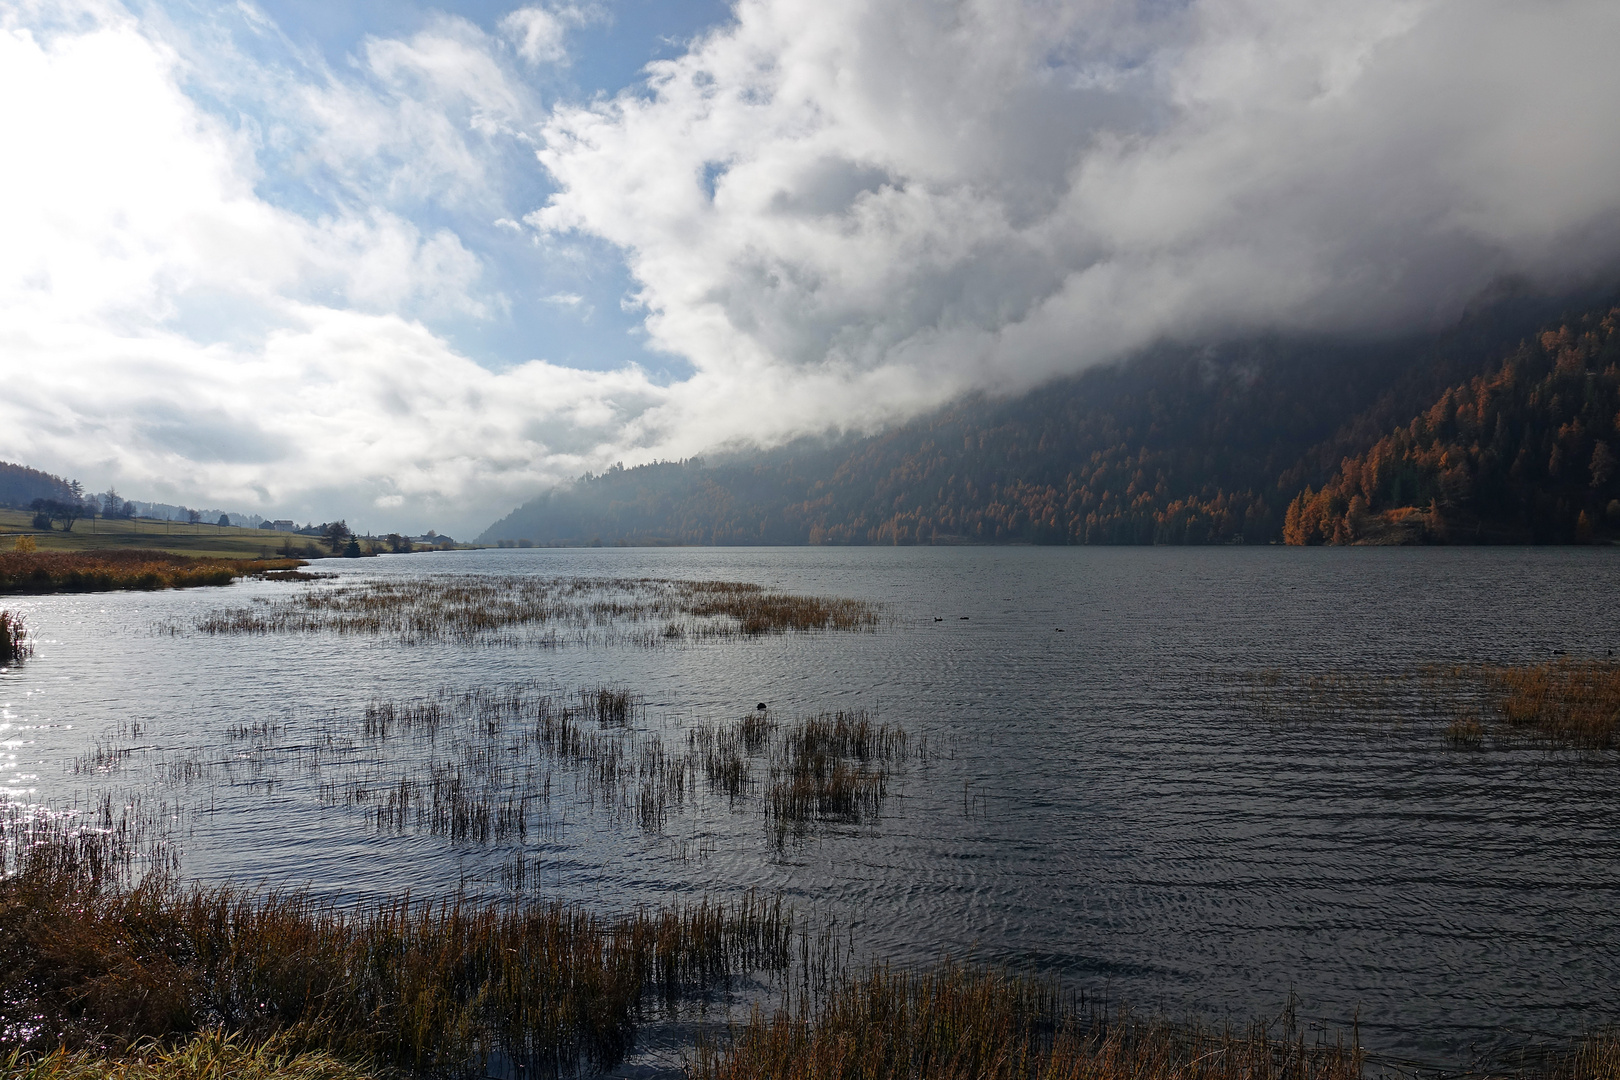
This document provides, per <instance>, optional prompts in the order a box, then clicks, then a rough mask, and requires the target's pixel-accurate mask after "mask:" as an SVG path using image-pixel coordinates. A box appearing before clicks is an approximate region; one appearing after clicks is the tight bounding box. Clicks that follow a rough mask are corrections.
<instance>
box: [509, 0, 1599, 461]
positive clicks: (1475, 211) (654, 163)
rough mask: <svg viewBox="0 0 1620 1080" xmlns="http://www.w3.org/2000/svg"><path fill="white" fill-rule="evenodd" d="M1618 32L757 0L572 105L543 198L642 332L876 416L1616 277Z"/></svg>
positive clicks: (1291, 8) (828, 405)
mask: <svg viewBox="0 0 1620 1080" xmlns="http://www.w3.org/2000/svg"><path fill="white" fill-rule="evenodd" d="M1155 13H1157V14H1155ZM1617 34H1620V8H1616V7H1615V6H1614V5H1613V4H1610V3H1606V2H1558V3H1552V4H1547V5H1537V6H1536V7H1535V8H1534V9H1526V8H1524V7H1523V6H1522V5H1518V4H1514V3H1507V2H1500V0H1468V2H1461V0H1369V2H1368V3H1364V4H1351V5H1343V4H1326V3H1309V4H1296V3H1273V2H1259V0H1195V2H1191V3H1187V4H1183V5H1176V6H1174V7H1165V8H1160V7H1157V6H1149V5H1137V4H1125V3H1109V2H1085V0H1076V2H1070V3H1065V4H1050V3H1044V2H1035V0H1029V2H1017V0H956V2H949V3H938V2H935V0H892V2H887V3H882V4H878V3H872V2H867V0H742V2H740V3H739V4H738V5H737V6H736V8H735V21H734V23H733V24H731V25H729V26H727V27H725V28H723V29H720V30H718V31H715V32H713V33H711V34H710V35H709V36H707V37H706V38H704V39H703V40H701V41H699V42H697V43H695V44H694V46H693V47H692V48H691V50H690V51H689V52H687V53H686V54H685V55H684V56H681V57H679V58H677V59H674V60H670V61H666V62H661V63H658V64H655V65H654V66H653V67H652V69H651V75H650V79H649V86H648V88H647V91H645V92H644V91H642V90H632V91H627V92H625V93H623V94H621V95H619V96H618V97H617V98H614V99H612V100H610V101H605V102H597V103H592V104H588V105H582V106H576V107H572V108H561V109H558V110H556V111H555V112H554V113H553V114H552V117H551V119H550V121H549V123H548V125H547V127H546V129H545V135H544V143H545V145H544V148H543V149H542V151H541V154H540V157H541V160H542V162H543V163H544V164H545V166H546V168H547V169H548V170H549V171H550V172H551V174H552V175H553V176H554V177H555V178H556V179H557V181H558V183H559V185H560V190H559V191H558V193H557V194H556V195H555V196H554V197H553V198H552V199H551V200H550V201H549V203H548V204H547V205H546V206H544V207H543V208H542V209H540V210H539V211H538V212H536V213H534V214H531V215H530V216H529V219H528V220H529V221H530V223H531V224H534V225H536V226H537V227H539V228H540V229H542V230H545V231H548V232H550V233H553V234H557V235H567V234H588V235H592V236H596V237H600V238H603V239H605V240H607V241H609V242H611V243H613V244H615V245H617V246H618V247H619V248H620V249H622V250H623V251H624V253H625V258H626V260H627V263H628V265H629V266H630V268H631V271H632V273H633V275H634V277H635V279H636V281H637V283H638V285H639V293H638V299H639V301H640V302H641V303H642V304H643V305H644V306H645V309H646V311H647V313H648V314H647V328H648V331H649V336H650V342H651V344H652V345H653V346H655V347H657V348H661V349H665V350H668V351H670V352H673V353H677V354H679V355H681V356H685V357H688V358H690V359H691V361H692V362H693V363H694V364H695V365H696V366H697V367H698V369H699V377H698V378H699V380H700V381H701V380H706V379H707V380H712V381H714V382H715V383H716V384H718V387H717V388H718V390H719V391H720V392H721V393H722V394H723V395H727V396H729V397H731V399H732V400H733V401H734V402H735V403H738V404H740V403H741V401H743V400H745V399H746V398H747V397H748V396H749V393H750V392H751V389H752V387H753V386H754V385H755V384H756V380H760V379H764V380H765V381H766V383H767V384H781V385H784V386H786V385H790V384H797V385H800V386H801V387H802V388H803V389H804V391H805V392H803V393H786V392H784V399H791V401H792V402H795V403H796V404H790V403H789V402H788V400H784V401H783V402H782V404H783V407H784V411H783V412H782V413H781V414H780V419H779V420H778V425H777V426H778V429H779V430H787V429H792V428H813V427H816V426H818V425H822V424H827V423H833V422H839V421H846V422H852V423H854V424H856V425H860V424H871V423H875V422H878V421H880V420H882V419H886V418H889V417H892V416H894V415H896V414H899V413H904V412H906V411H909V410H913V409H916V408H918V407H920V406H922V405H924V404H927V403H931V402H934V401H938V400H941V399H943V398H945V397H947V396H949V395H951V394H954V393H957V392H960V391H961V390H964V389H968V388H973V387H988V388H992V389H997V388H1008V389H1013V388H1020V387H1024V386H1029V385H1032V384H1033V383H1035V382H1037V381H1039V380H1041V379H1044V378H1046V377H1049V376H1050V375H1053V374H1057V373H1061V372H1067V371H1073V370H1076V369H1078V368H1080V367H1082V366H1084V365H1086V364H1090V363H1095V362H1098V361H1100V360H1105V359H1108V358H1111V357H1114V356H1118V355H1119V354H1121V353H1122V352H1124V351H1127V350H1129V349H1132V348H1134V347H1137V346H1140V345H1143V344H1145V343H1148V342H1150V341H1152V340H1154V339H1156V338H1159V337H1163V336H1171V337H1188V338H1191V337H1197V336H1199V335H1206V334H1220V333H1227V332H1241V331H1245V330H1252V329H1257V328H1267V329H1270V328H1281V329H1285V330H1287V329H1308V330H1313V331H1328V332H1343V333H1366V332H1373V331H1380V330H1386V329H1390V328H1399V327H1412V326H1426V325H1433V324H1436V323H1439V322H1444V321H1446V320H1448V319H1450V318H1452V317H1454V316H1455V315H1456V314H1457V313H1458V312H1459V311H1460V309H1461V308H1462V306H1463V305H1464V304H1465V303H1466V302H1467V301H1468V299H1469V298H1470V297H1472V296H1474V295H1476V294H1477V293H1478V292H1479V291H1480V290H1482V289H1484V288H1485V287H1487V286H1488V285H1490V284H1491V282H1492V281H1493V280H1494V279H1497V278H1500V277H1503V276H1506V275H1519V276H1524V277H1528V278H1530V279H1532V280H1534V281H1535V282H1537V283H1539V284H1541V285H1543V286H1544V287H1546V288H1549V289H1557V288H1562V287H1567V286H1569V285H1571V284H1574V283H1578V282H1582V281H1584V280H1587V279H1589V278H1590V277H1591V276H1592V275H1594V274H1599V273H1603V272H1606V271H1609V270H1611V269H1612V268H1613V267H1614V266H1615V265H1616V256H1617V255H1620V180H1616V177H1617V176H1620V172H1617V171H1616V166H1617V165H1620V129H1617V128H1616V127H1615V126H1614V125H1613V124H1612V123H1611V122H1610V120H1609V118H1608V115H1607V113H1608V103H1609V102H1612V101H1614V100H1617V98H1620V67H1616V65H1614V64H1612V63H1610V62H1609V61H1608V59H1607V56H1606V49H1607V43H1609V42H1612V41H1614V40H1615V39H1616V36H1617ZM1553 71H1557V73H1558V74H1557V76H1556V77H1552V76H1551V72H1553ZM874 385H881V386H884V387H886V388H888V389H890V390H891V391H892V392H893V394H894V395H895V396H892V397H883V396H877V397H874V396H873V394H872V387H873V386H874ZM812 388H814V389H815V391H816V393H810V392H809V391H810V390H811V389H812ZM818 395H819V396H818Z"/></svg>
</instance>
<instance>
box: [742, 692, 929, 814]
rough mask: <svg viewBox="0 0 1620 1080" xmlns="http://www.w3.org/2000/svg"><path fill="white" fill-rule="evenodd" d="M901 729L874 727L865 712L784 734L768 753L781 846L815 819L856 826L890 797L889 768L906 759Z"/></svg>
mask: <svg viewBox="0 0 1620 1080" xmlns="http://www.w3.org/2000/svg"><path fill="white" fill-rule="evenodd" d="M907 743H908V739H907V737H906V733H905V731H904V730H902V729H901V728H898V727H889V726H887V725H882V724H875V723H873V721H872V718H871V717H870V716H869V715H868V714H867V712H866V711H865V710H864V709H857V710H853V711H849V712H837V713H830V714H829V713H823V714H822V715H820V716H813V717H809V718H807V719H803V720H800V721H798V722H797V723H795V724H793V725H790V726H788V727H787V728H786V729H785V730H783V731H782V732H781V733H780V735H779V737H778V738H776V739H775V740H774V746H772V748H771V750H770V773H769V775H770V790H769V792H768V794H767V798H766V803H765V813H766V819H767V821H768V822H769V823H770V827H771V831H772V834H773V836H774V837H775V838H776V841H777V843H778V844H780V843H782V842H783V841H785V840H786V838H787V837H788V835H789V834H792V835H796V836H803V835H804V833H805V831H806V829H807V828H808V826H809V825H810V824H811V823H813V822H816V821H827V822H836V823H839V824H846V825H858V824H860V823H861V821H862V820H863V819H866V818H871V817H875V816H876V815H877V814H878V813H879V812H880V811H881V810H882V808H883V803H884V800H885V799H886V798H887V797H888V793H889V774H890V769H891V767H892V766H893V765H894V764H895V763H897V762H903V761H905V759H906V757H907Z"/></svg>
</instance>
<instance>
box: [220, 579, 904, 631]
mask: <svg viewBox="0 0 1620 1080" xmlns="http://www.w3.org/2000/svg"><path fill="white" fill-rule="evenodd" d="M882 620H883V615H882V613H881V611H880V610H879V609H878V608H877V607H876V606H875V605H872V604H869V603H866V602H865V601H860V600H849V599H839V598H827V597H816V596H798V595H793V594H787V593H777V592H771V591H769V590H766V589H764V588H762V587H760V586H758V585H752V584H748V583H745V582H735V581H675V580H668V579H662V578H543V577H533V576H519V575H501V576H491V575H471V574H465V575H437V576H430V577H418V578H411V579H409V580H406V581H390V580H373V581H363V582H356V583H353V584H342V585H337V586H331V587H326V588H312V589H306V590H304V591H303V592H300V593H298V594H296V595H294V596H291V597H288V598H285V599H281V600H276V601H274V602H270V603H260V604H253V605H245V606H237V607H229V608H223V609H221V610H218V611H215V612H211V613H209V614H207V615H204V616H202V617H200V618H198V619H197V620H195V622H194V623H193V624H192V626H193V628H194V629H196V630H198V631H200V632H202V633H205V634H282V633H294V634H301V633H319V632H328V631H329V632H335V633H339V634H358V635H372V636H390V637H396V638H398V639H400V640H403V641H405V642H409V643H427V642H436V641H456V642H467V643H471V642H484V643H505V644H526V645H539V646H557V645H563V644H569V643H581V644H591V643H601V644H637V645H643V646H657V645H661V644H668V643H672V642H681V641H702V640H709V639H714V638H731V637H754V636H758V635H761V634H778V633H785V632H790V631H791V632H798V633H808V632H812V631H857V630H872V629H875V628H877V627H878V626H879V625H881V623H882Z"/></svg>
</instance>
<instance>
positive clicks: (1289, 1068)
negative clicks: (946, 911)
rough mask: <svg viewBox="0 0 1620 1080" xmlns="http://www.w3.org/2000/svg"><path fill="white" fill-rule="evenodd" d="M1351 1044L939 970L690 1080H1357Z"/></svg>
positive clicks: (745, 1050) (829, 1013)
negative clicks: (1148, 1015) (1173, 1021)
mask: <svg viewBox="0 0 1620 1080" xmlns="http://www.w3.org/2000/svg"><path fill="white" fill-rule="evenodd" d="M1362 1063H1363V1058H1362V1055H1361V1052H1360V1051H1359V1049H1358V1048H1356V1046H1355V1045H1354V1042H1353V1040H1352V1042H1351V1043H1350V1044H1348V1045H1347V1044H1346V1043H1344V1042H1342V1041H1336V1042H1332V1043H1316V1044H1307V1043H1306V1040H1305V1036H1304V1033H1303V1031H1302V1029H1301V1028H1300V1026H1299V1024H1298V1023H1297V1022H1296V1021H1295V1020H1294V1017H1293V1016H1292V1014H1291V1012H1290V1013H1285V1015H1284V1016H1283V1017H1282V1018H1281V1019H1280V1020H1279V1021H1277V1022H1274V1023H1264V1022H1257V1023H1255V1024H1254V1025H1252V1026H1251V1027H1250V1028H1249V1029H1248V1030H1247V1031H1243V1032H1230V1031H1213V1030H1207V1029H1203V1028H1197V1027H1183V1026H1172V1025H1169V1024H1166V1023H1162V1022H1154V1021H1143V1020H1137V1019H1135V1018H1133V1017H1131V1016H1130V1015H1129V1014H1114V1015H1109V1014H1107V1013H1106V1012H1099V1011H1096V1010H1093V1009H1090V1008H1088V1007H1086V1005H1085V1004H1084V1002H1082V1001H1079V1000H1076V999H1073V998H1070V997H1066V996H1065V995H1063V994H1061V993H1060V992H1059V990H1058V989H1057V987H1056V985H1055V984H1054V983H1052V982H1050V981H1045V980H1039V979H1033V978H1021V977H1018V976H1014V975H1010V974H1007V973H1005V972H998V971H987V970H981V969H975V968H970V967H965V966H961V965H957V964H953V963H944V964H941V965H939V966H938V967H936V968H934V969H933V970H930V971H924V972H921V973H916V974H912V973H905V972H897V971H892V970H890V969H889V968H886V967H879V968H875V969H873V970H872V971H870V972H869V973H868V974H867V975H865V976H864V977H862V978H856V979H846V980H839V981H838V982H837V984H836V985H835V986H834V987H833V988H832V989H830V990H829V991H828V992H826V993H825V994H823V995H820V996H819V997H817V998H814V999H812V1002H811V1003H810V1004H808V1005H804V1004H801V1007H800V1008H799V1009H798V1010H797V1011H789V1010H788V1009H782V1010H779V1011H777V1012H776V1013H775V1014H773V1015H770V1016H767V1015H765V1014H764V1013H763V1012H761V1011H759V1010H756V1011H755V1012H754V1014H753V1016H752V1017H751V1018H750V1019H749V1021H748V1022H747V1023H746V1024H745V1025H743V1026H742V1027H741V1029H740V1030H738V1031H736V1032H734V1033H733V1038H732V1041H731V1044H730V1045H729V1046H728V1047H725V1048H723V1049H716V1048H704V1049H701V1050H700V1052H699V1056H698V1061H697V1063H696V1067H695V1068H694V1069H693V1070H692V1074H693V1075H695V1076H697V1077H701V1078H703V1080H914V1078H924V1077H926V1078H927V1080H1360V1076H1361V1070H1362Z"/></svg>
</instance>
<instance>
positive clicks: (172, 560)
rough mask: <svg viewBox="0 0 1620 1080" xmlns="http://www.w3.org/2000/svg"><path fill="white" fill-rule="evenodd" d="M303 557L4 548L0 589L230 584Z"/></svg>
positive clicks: (291, 565)
mask: <svg viewBox="0 0 1620 1080" xmlns="http://www.w3.org/2000/svg"><path fill="white" fill-rule="evenodd" d="M305 565H307V564H306V563H305V562H304V561H303V560H301V559H233V558H200V557H196V556H189V555H176V554H173V553H171V552H166V551H151V550H143V549H139V548H106V549H101V550H94V551H39V550H28V549H26V548H24V549H22V550H16V549H14V550H11V551H0V593H56V592H107V591H111V590H114V589H138V590H152V589H188V588H195V587H198V586H202V585H229V584H230V583H231V582H233V581H235V580H236V579H237V578H239V577H245V576H250V575H264V574H270V573H278V572H279V573H286V572H289V571H295V570H296V569H297V568H298V567H300V566H305Z"/></svg>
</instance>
